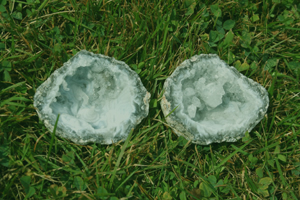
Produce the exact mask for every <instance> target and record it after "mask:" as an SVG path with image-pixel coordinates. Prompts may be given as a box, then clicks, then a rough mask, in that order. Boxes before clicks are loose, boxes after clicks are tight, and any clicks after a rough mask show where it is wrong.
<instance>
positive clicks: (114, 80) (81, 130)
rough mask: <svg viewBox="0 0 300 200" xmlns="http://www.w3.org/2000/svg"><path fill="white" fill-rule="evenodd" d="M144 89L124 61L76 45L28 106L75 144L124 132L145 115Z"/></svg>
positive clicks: (113, 139)
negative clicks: (30, 105) (78, 47)
mask: <svg viewBox="0 0 300 200" xmlns="http://www.w3.org/2000/svg"><path fill="white" fill-rule="evenodd" d="M149 99H150V93H148V92H147V91H146V89H145V88H144V86H143V84H142V82H141V80H140V78H139V77H138V75H137V74H136V73H135V72H134V71H132V70H131V69H130V68H129V66H128V65H126V64H125V63H124V62H121V61H117V60H115V59H114V58H110V57H107V56H104V55H101V54H93V53H90V52H88V51H85V50H82V51H80V52H78V53H77V54H76V55H75V56H74V57H72V58H71V59H70V60H69V61H68V62H66V63H65V64H64V65H63V67H61V68H59V69H58V70H56V71H55V72H54V73H53V74H52V75H51V76H50V77H49V78H48V79H47V80H46V81H45V82H44V83H43V84H42V85H41V86H40V87H39V88H38V89H37V90H36V94H35V96H34V106H35V107H36V110H37V113H38V116H39V117H40V119H41V120H42V121H43V122H44V124H45V126H46V127H47V128H48V129H49V130H50V131H51V132H52V131H53V129H54V125H55V121H56V118H57V116H58V114H60V117H59V121H58V125H57V129H56V134H57V135H59V136H61V137H64V138H67V139H70V140H72V141H73V142H75V143H77V144H87V143H89V142H96V143H101V144H111V143H115V142H118V141H120V140H124V139H126V138H127V136H128V134H129V132H130V131H131V129H132V128H134V127H135V126H136V125H137V124H138V123H140V122H141V120H142V119H143V118H144V117H146V116H147V115H148V110H149Z"/></svg>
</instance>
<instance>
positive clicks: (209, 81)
mask: <svg viewBox="0 0 300 200" xmlns="http://www.w3.org/2000/svg"><path fill="white" fill-rule="evenodd" d="M191 61H192V62H191ZM165 90H166V93H165V98H166V101H167V102H168V103H170V105H171V107H170V109H167V110H168V111H167V110H166V109H165V110H164V107H163V110H164V114H165V115H167V114H168V112H169V111H171V110H173V109H175V108H176V107H177V106H178V107H177V108H176V110H175V111H174V112H173V113H172V114H171V115H170V118H169V120H167V121H169V122H170V123H171V124H176V123H178V122H179V123H180V124H182V125H183V126H184V128H185V129H186V130H185V131H187V132H188V133H190V134H191V135H192V136H193V138H187V139H192V140H194V142H196V143H197V141H198V142H199V143H201V144H202V143H204V144H208V143H211V142H218V141H219V142H220V141H233V140H235V139H234V138H239V137H241V135H243V134H244V133H245V131H247V130H248V131H250V130H251V129H252V128H253V127H254V126H255V124H256V123H257V120H261V118H262V110H264V111H266V108H265V107H267V106H268V97H267V92H266V91H265V89H264V88H263V87H262V86H261V85H259V84H258V83H256V82H254V81H252V80H250V79H248V78H247V77H245V76H243V75H241V74H240V73H239V72H238V71H236V70H235V69H233V68H231V67H229V66H227V64H226V63H225V62H223V61H221V60H220V59H219V58H218V57H217V56H213V55H203V56H200V57H194V62H193V59H191V60H188V61H186V62H185V63H183V64H182V66H180V67H178V68H177V69H176V70H175V71H174V73H173V75H172V76H171V77H170V78H168V79H167V81H166V84H165ZM165 103H166V102H162V106H164V105H165ZM173 128H175V129H176V128H177V127H176V125H175V127H174V126H173ZM178 129H180V128H177V132H178Z"/></svg>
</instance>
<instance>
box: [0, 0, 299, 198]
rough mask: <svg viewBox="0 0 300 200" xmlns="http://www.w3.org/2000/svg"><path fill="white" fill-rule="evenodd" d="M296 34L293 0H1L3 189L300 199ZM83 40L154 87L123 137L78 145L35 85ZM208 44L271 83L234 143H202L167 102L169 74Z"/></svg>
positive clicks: (6, 192)
mask: <svg viewBox="0 0 300 200" xmlns="http://www.w3.org/2000/svg"><path fill="white" fill-rule="evenodd" d="M299 34H300V3H299V1H296V0H295V1H293V0H253V1H251V0H225V1H224V0H219V1H209V0H203V1H196V0H163V1H161V0H128V1H126V0H123V1H121V0H115V1H113V0H110V1H109V0H80V1H76V0H51V1H50V0H26V1H25V0H22V1H21V0H0V199H3V200H4V199H5V200H7V199H20V200H23V199H108V200H115V199H123V200H124V199H157V200H158V199H163V200H171V199H175V200H176V199H180V200H185V199H191V200H195V199H242V200H246V199H247V200H248V199H272V200H277V199H278V200H279V199H284V200H288V199H294V200H297V199H300V148H299V147H300V146H299V140H300V135H299V134H300V129H299V127H300V97H299V94H300V87H299V76H300V62H299V61H300V50H299V49H300V35H299ZM82 49H86V50H88V51H91V52H93V53H100V54H104V55H107V56H111V57H114V58H116V59H118V60H121V61H124V62H126V63H127V64H128V65H129V66H130V67H131V69H133V70H135V71H136V72H137V73H138V74H139V77H140V78H141V80H142V82H143V84H144V86H145V87H146V89H147V90H148V91H149V92H150V93H151V101H150V110H149V115H148V117H147V118H145V119H144V120H143V121H142V122H141V123H140V124H139V125H138V126H137V127H136V128H135V129H134V131H133V132H132V133H131V134H130V137H128V139H127V140H126V141H125V142H119V143H115V144H112V145H100V144H88V145H77V144H74V143H72V142H70V141H69V140H65V139H64V138H60V137H56V136H55V135H54V134H53V133H51V132H49V131H48V130H47V129H46V127H45V126H44V124H43V123H42V122H41V121H40V120H39V118H38V116H37V113H36V111H35V108H34V106H33V96H34V94H35V91H36V89H37V87H38V86H40V85H41V84H42V83H43V82H44V81H45V80H46V79H47V78H48V77H49V76H50V74H51V73H53V72H54V71H55V70H56V69H58V68H60V67H61V66H62V65H63V63H64V62H66V61H67V60H68V59H70V58H71V57H72V56H74V55H75V54H76V53H77V52H78V51H80V50H82ZM209 53H211V54H217V55H218V56H219V57H220V58H221V59H222V60H224V61H225V62H226V63H228V64H229V65H230V66H234V67H235V68H237V69H238V70H239V71H240V72H241V73H242V74H244V75H245V76H247V77H249V78H251V79H253V80H254V81H256V82H258V83H260V84H261V85H262V86H264V87H265V88H266V89H267V91H268V93H269V98H270V105H269V108H268V111H267V113H266V115H265V117H264V119H263V120H262V121H261V122H260V123H259V124H258V125H257V126H256V127H255V128H254V129H253V130H252V131H251V132H250V133H246V134H245V137H244V138H243V139H241V140H238V141H237V142H234V143H226V142H224V143H216V144H211V145H206V146H203V145H196V144H193V143H191V142H190V141H187V140H186V139H184V138H182V137H178V136H177V135H176V134H175V133H174V132H172V130H171V129H170V127H168V125H167V124H166V123H165V119H164V116H163V114H162V111H161V107H160V101H161V98H162V95H163V84H164V81H165V79H166V78H168V77H169V76H170V74H171V73H172V72H173V71H174V70H175V69H176V67H177V66H179V65H180V63H182V62H183V61H184V60H185V59H188V58H190V57H192V56H193V55H197V54H209Z"/></svg>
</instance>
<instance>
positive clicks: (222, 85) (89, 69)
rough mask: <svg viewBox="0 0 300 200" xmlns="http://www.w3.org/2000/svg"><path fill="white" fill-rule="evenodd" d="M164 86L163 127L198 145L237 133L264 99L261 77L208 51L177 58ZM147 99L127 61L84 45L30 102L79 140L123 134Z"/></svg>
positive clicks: (261, 110) (50, 124)
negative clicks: (255, 78) (247, 74)
mask: <svg viewBox="0 0 300 200" xmlns="http://www.w3.org/2000/svg"><path fill="white" fill-rule="evenodd" d="M164 89H165V93H164V96H163V99H162V101H161V106H162V110H163V113H164V115H165V116H168V117H167V118H166V121H167V122H168V124H169V125H170V127H171V128H172V129H173V130H174V132H175V133H176V134H177V135H179V136H184V137H185V138H186V139H188V140H192V142H194V143H197V144H202V145H206V144H210V143H213V142H223V141H227V142H234V141H236V140H237V139H239V138H241V137H243V136H244V134H245V132H246V131H251V130H252V129H253V128H254V126H255V125H256V124H257V123H258V122H259V121H260V120H261V119H262V118H263V116H264V114H265V113H266V111H267V107H268V102H269V99H268V94H267V92H266V90H265V89H264V88H263V87H262V86H261V85H259V84H258V83H256V82H254V81H253V80H251V79H249V78H247V77H245V76H243V75H242V74H240V73H239V72H238V71H237V70H236V69H235V68H234V67H229V66H228V65H227V64H226V63H225V62H224V61H222V60H220V59H219V57H218V56H217V55H212V54H208V55H206V54H204V55H202V54H201V55H198V56H194V57H192V58H191V59H188V60H186V61H184V62H183V63H182V64H181V65H180V66H179V67H177V69H176V70H175V71H174V72H173V74H172V75H171V76H170V77H169V78H168V79H167V80H166V82H165V84H164ZM149 100H150V94H149V93H148V92H147V91H146V89H145V88H144V86H143V84H142V83H141V80H140V78H139V77H138V75H137V74H136V73H135V72H134V71H132V70H131V69H130V68H129V67H128V65H126V64H125V63H124V62H121V61H117V60H115V59H114V58H110V57H107V56H103V55H100V54H99V55H96V54H93V53H90V52H87V51H85V50H83V51H80V52H79V53H77V54H76V55H75V56H74V57H73V58H71V59H70V60H69V61H68V62H67V63H65V64H64V66H63V67H61V68H60V69H58V70H56V71H55V72H54V73H53V74H52V75H51V76H50V77H49V78H48V79H47V80H46V81H45V82H44V83H43V84H42V85H41V86H40V87H39V88H38V89H37V91H36V94H35V97H34V106H35V107H36V108H37V113H38V115H39V117H40V118H41V119H42V121H43V122H44V123H45V125H46V127H47V128H48V129H49V130H50V131H51V132H52V131H53V128H54V124H55V120H56V118H57V115H58V114H60V120H59V121H58V126H57V130H56V134H57V135H59V136H62V137H64V138H67V139H70V140H72V141H73V142H75V143H78V144H86V143H88V142H96V143H102V144H111V143H115V142H118V141H120V140H124V139H126V138H127V136H128V134H129V132H130V131H131V129H132V128H134V127H135V126H136V125H137V124H138V123H140V121H141V120H142V119H143V118H144V117H146V116H147V115H148V110H149ZM170 113H171V114H170Z"/></svg>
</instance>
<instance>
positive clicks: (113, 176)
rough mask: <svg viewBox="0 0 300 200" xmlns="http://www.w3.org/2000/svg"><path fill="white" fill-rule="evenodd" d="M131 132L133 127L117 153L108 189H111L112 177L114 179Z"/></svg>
mask: <svg viewBox="0 0 300 200" xmlns="http://www.w3.org/2000/svg"><path fill="white" fill-rule="evenodd" d="M132 132H133V129H132V130H131V131H130V133H129V135H128V137H127V139H126V141H125V143H124V145H123V146H122V149H121V153H120V154H119V157H118V160H117V163H116V165H115V168H114V172H113V175H112V177H111V178H110V181H109V189H110V190H111V189H112V184H113V181H114V179H115V176H116V172H117V169H118V167H119V165H120V162H121V159H122V157H123V155H124V152H125V149H126V147H127V145H128V142H129V140H130V138H131V135H132Z"/></svg>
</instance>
